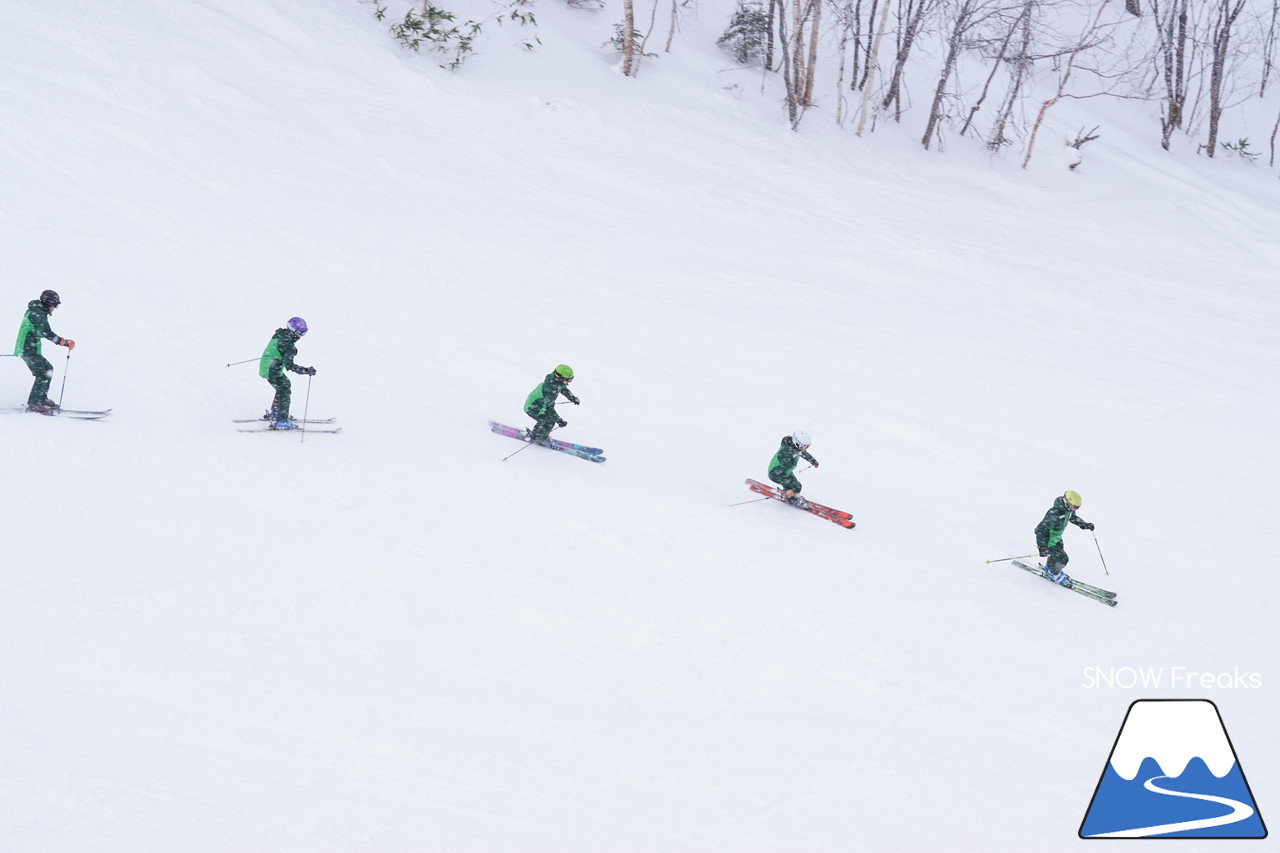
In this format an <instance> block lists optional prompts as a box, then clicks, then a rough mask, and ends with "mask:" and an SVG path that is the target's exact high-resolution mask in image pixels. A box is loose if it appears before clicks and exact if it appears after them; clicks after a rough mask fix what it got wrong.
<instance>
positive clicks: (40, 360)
mask: <svg viewBox="0 0 1280 853" xmlns="http://www.w3.org/2000/svg"><path fill="white" fill-rule="evenodd" d="M61 304H62V299H61V298H60V297H59V296H58V294H57V293H55V292H54V291H52V290H46V291H45V292H44V293H41V294H40V298H39V299H33V300H31V301H30V302H28V303H27V313H26V314H24V315H23V317H22V325H21V326H19V327H18V342H17V343H16V344H15V345H14V347H13V354H14V355H16V356H20V357H21V358H22V360H23V361H24V362H26V364H27V369H29V370H30V371H31V375H32V376H34V377H35V378H36V381H35V382H33V383H32V384H31V393H30V394H28V395H27V411H28V412H39V413H40V414H42V415H45V414H48V413H49V412H52V411H54V410H55V409H57V408H58V404H57V403H55V402H53V401H52V400H50V399H49V384H50V383H51V382H52V381H53V365H52V364H50V363H49V359H47V358H45V357H44V356H43V355H41V354H40V344H41V343H42V342H43V341H44V340H45V339H48V340H51V341H53V342H54V343H55V344H57V345H58V346H60V347H66V348H67V352H68V354H70V351H71V350H73V349H75V348H76V342H75V341H73V340H71V339H70V338H63V337H60V336H58V335H55V334H54V333H53V330H52V329H50V328H49V315H50V314H52V313H53V309H55V308H57V307H58V306H59V305H61Z"/></svg>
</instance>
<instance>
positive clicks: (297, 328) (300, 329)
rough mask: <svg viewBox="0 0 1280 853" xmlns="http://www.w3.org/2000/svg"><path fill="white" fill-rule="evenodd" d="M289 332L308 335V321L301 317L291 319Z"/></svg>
mask: <svg viewBox="0 0 1280 853" xmlns="http://www.w3.org/2000/svg"><path fill="white" fill-rule="evenodd" d="M289 331H291V332H293V333H294V334H297V335H305V334H306V333H307V321H306V320H304V319H302V318H301V317H290V318H289Z"/></svg>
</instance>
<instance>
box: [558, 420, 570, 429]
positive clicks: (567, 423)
mask: <svg viewBox="0 0 1280 853" xmlns="http://www.w3.org/2000/svg"><path fill="white" fill-rule="evenodd" d="M559 423H560V426H562V427H567V426H568V425H569V422H568V421H566V420H565V419H564V418H560V419H559Z"/></svg>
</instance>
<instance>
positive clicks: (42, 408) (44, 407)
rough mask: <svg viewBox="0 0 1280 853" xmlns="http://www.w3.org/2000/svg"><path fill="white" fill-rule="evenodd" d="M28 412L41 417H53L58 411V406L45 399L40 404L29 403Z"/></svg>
mask: <svg viewBox="0 0 1280 853" xmlns="http://www.w3.org/2000/svg"><path fill="white" fill-rule="evenodd" d="M27 411H28V412H35V413H37V414H40V415H51V414H53V413H54V412H56V411H58V404H57V403H55V402H53V401H52V400H48V399H45V400H41V401H40V402H39V403H28V404H27Z"/></svg>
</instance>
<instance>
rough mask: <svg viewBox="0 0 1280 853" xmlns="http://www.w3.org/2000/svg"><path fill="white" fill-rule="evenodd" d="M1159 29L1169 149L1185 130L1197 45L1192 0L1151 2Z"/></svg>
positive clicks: (1163, 133) (1163, 134) (1164, 135)
mask: <svg viewBox="0 0 1280 853" xmlns="http://www.w3.org/2000/svg"><path fill="white" fill-rule="evenodd" d="M1150 2H1151V20H1152V21H1153V22H1154V24H1155V30H1156V36H1157V41H1156V54H1155V55H1156V63H1157V66H1158V71H1159V75H1160V80H1161V83H1162V85H1163V87H1164V98H1163V104H1162V109H1161V115H1160V147H1161V148H1163V149H1164V150H1166V151H1168V150H1169V140H1170V139H1171V138H1172V137H1173V132H1174V131H1175V130H1177V129H1178V128H1180V127H1182V122H1183V111H1184V110H1185V109H1186V104H1187V78H1188V73H1189V68H1190V62H1191V59H1192V56H1193V54H1194V51H1195V42H1194V41H1193V40H1191V38H1190V32H1189V28H1188V9H1187V4H1188V2H1189V0H1150Z"/></svg>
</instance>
